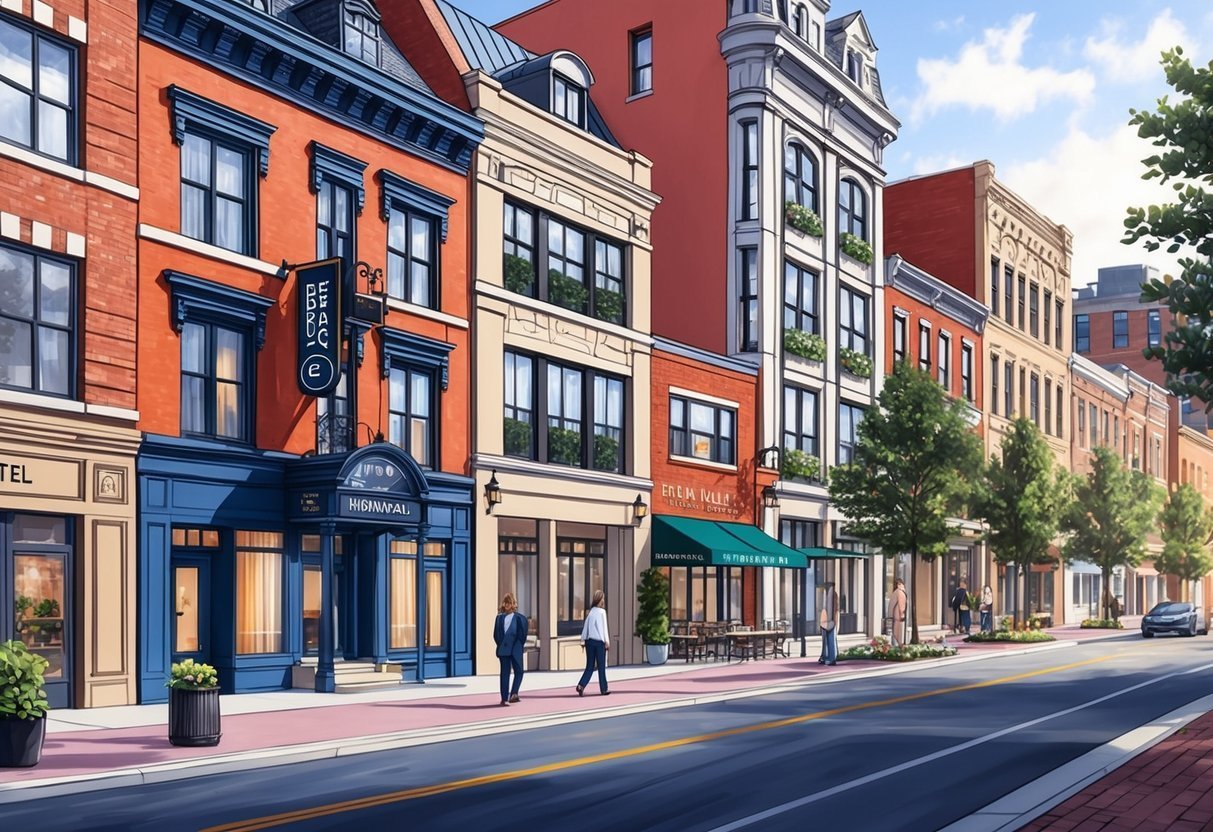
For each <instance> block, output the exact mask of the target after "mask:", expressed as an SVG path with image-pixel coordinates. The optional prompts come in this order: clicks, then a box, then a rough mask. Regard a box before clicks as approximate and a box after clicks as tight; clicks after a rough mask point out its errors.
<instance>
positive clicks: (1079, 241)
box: [454, 0, 1213, 286]
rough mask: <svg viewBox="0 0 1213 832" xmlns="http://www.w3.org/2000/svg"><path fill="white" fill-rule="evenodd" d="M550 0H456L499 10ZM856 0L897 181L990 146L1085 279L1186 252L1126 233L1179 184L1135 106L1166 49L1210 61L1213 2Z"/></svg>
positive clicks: (1157, 86) (490, 12) (836, 9)
mask: <svg viewBox="0 0 1213 832" xmlns="http://www.w3.org/2000/svg"><path fill="white" fill-rule="evenodd" d="M537 1H538V0H454V2H455V3H456V4H457V5H460V6H462V7H463V8H465V9H467V10H468V11H469V12H471V13H472V14H474V15H477V16H478V17H480V18H481V19H483V20H487V21H490V22H493V21H497V20H500V19H502V18H504V17H508V16H509V15H512V14H516V13H517V12H519V11H522V10H523V9H526V8H529V7H531V6H533V5H535V4H536V2H537ZM653 2H660V0H653ZM856 8H862V9H863V11H864V15H865V17H866V18H867V21H868V26H869V27H870V28H871V31H872V36H873V38H874V39H875V40H876V44H877V46H878V47H879V49H880V51H879V54H878V56H877V65H878V67H879V68H880V73H881V80H882V82H883V84H884V89H885V95H886V98H887V99H888V102H889V106H890V107H891V108H892V110H893V113H894V115H896V116H897V118H898V119H900V120H901V123H902V128H901V134H900V136H899V137H898V140H897V141H896V142H895V143H894V144H893V145H891V146H890V147H889V149H888V150H887V151H886V155H885V163H886V166H887V167H888V171H889V180H890V181H893V180H896V179H900V178H903V177H906V176H911V175H914V174H918V173H926V172H930V171H935V170H943V169H946V168H949V167H955V166H957V165H963V164H968V163H969V162H972V161H974V160H977V159H989V160H991V161H992V162H994V165H995V169H996V172H997V176H998V177H999V179H1000V180H1002V181H1003V182H1005V183H1006V184H1008V185H1009V186H1010V187H1011V188H1012V189H1014V190H1015V191H1016V192H1018V193H1019V194H1020V195H1021V196H1023V197H1024V198H1025V199H1027V200H1028V201H1029V202H1031V203H1032V204H1033V205H1035V206H1036V207H1037V208H1039V209H1040V210H1042V211H1043V212H1044V213H1045V214H1046V215H1048V216H1049V217H1050V218H1051V219H1053V220H1054V221H1056V222H1061V223H1064V224H1065V225H1067V226H1068V227H1069V228H1070V230H1071V231H1072V232H1073V233H1074V260H1073V281H1074V285H1075V286H1081V285H1085V284H1086V283H1088V282H1090V281H1092V280H1094V278H1095V270H1096V269H1097V268H1099V267H1100V266H1106V265H1119V264H1122V263H1131V262H1149V263H1152V264H1154V265H1157V266H1158V267H1159V268H1161V269H1162V270H1163V271H1164V272H1173V273H1174V272H1175V271H1176V269H1175V266H1174V257H1175V255H1172V256H1167V255H1165V254H1150V253H1148V252H1146V251H1145V250H1144V249H1143V248H1141V247H1140V246H1136V247H1132V248H1130V247H1129V246H1125V245H1121V244H1120V242H1119V240H1120V237H1121V231H1122V228H1123V226H1122V221H1123V219H1124V213H1125V208H1126V207H1128V206H1129V205H1144V204H1148V203H1151V202H1162V201H1166V200H1168V199H1169V198H1170V197H1169V193H1170V192H1169V190H1168V189H1166V188H1163V187H1160V186H1159V185H1157V184H1156V183H1154V182H1143V181H1142V180H1141V178H1140V176H1141V173H1142V172H1143V171H1144V167H1143V166H1142V165H1141V164H1140V160H1141V159H1142V158H1144V157H1145V156H1147V155H1149V154H1150V153H1151V152H1152V148H1151V147H1150V146H1149V145H1148V144H1146V143H1144V142H1142V141H1141V140H1139V139H1137V137H1136V136H1135V135H1134V134H1133V131H1132V130H1131V129H1130V128H1129V127H1128V126H1127V121H1128V118H1129V114H1128V111H1129V108H1130V107H1136V108H1138V109H1146V108H1149V107H1152V106H1153V104H1154V102H1155V101H1156V99H1157V98H1159V97H1160V96H1161V95H1164V94H1166V93H1167V92H1168V88H1167V86H1166V82H1165V79H1164V78H1163V75H1162V70H1161V68H1160V67H1159V66H1158V54H1159V52H1161V51H1162V49H1164V48H1169V47H1170V46H1172V45H1175V44H1182V45H1184V47H1185V49H1184V51H1185V53H1186V54H1187V55H1188V56H1189V57H1191V58H1193V59H1194V62H1196V63H1199V64H1207V63H1208V62H1209V60H1210V58H1211V57H1213V54H1211V53H1213V4H1211V3H1209V2H1208V0H1170V1H1169V2H1164V0H1064V2H1058V0H1053V1H1052V2H1041V0H1037V2H1026V1H1025V0H1018V1H1017V0H1005V1H1004V2H1000V3H990V2H984V1H983V2H974V1H973V0H867V2H864V3H855V2H845V3H844V2H837V0H836V2H834V3H833V5H832V8H831V11H830V16H831V17H835V16H840V15H843V14H846V13H848V12H851V11H853V10H855V9H856ZM660 49H661V47H660V43H656V44H655V53H654V59H655V71H656V73H658V74H659V73H660V61H661V56H660ZM640 150H642V151H643V148H640Z"/></svg>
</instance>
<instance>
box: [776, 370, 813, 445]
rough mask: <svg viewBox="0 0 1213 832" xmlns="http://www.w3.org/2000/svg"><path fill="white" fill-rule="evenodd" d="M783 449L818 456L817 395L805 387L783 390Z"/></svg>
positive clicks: (790, 386) (788, 387) (791, 387)
mask: <svg viewBox="0 0 1213 832" xmlns="http://www.w3.org/2000/svg"><path fill="white" fill-rule="evenodd" d="M783 448H784V451H788V450H796V451H803V452H804V453H806V454H808V455H809V456H814V457H815V456H817V393H816V392H814V391H812V390H806V389H805V388H803V387H793V386H792V385H785V386H784V388H783Z"/></svg>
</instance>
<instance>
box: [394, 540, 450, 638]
mask: <svg viewBox="0 0 1213 832" xmlns="http://www.w3.org/2000/svg"><path fill="white" fill-rule="evenodd" d="M446 554H447V547H446V543H444V542H443V541H441V540H430V541H427V542H426V544H425V570H426V574H425V646H426V647H442V646H443V645H444V644H445V643H446V628H445V626H444V624H443V621H444V612H445V608H446V576H447V565H446ZM389 563H390V566H389V569H388V572H389V575H388V583H389V595H390V599H389V602H390V604H391V609H390V610H389V612H388V633H389V640H388V646H389V647H390V648H391V649H393V650H403V649H410V648H415V647H416V646H417V541H415V540H404V539H398V540H393V541H392V543H391V557H390V560H389Z"/></svg>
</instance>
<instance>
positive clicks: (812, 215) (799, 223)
mask: <svg viewBox="0 0 1213 832" xmlns="http://www.w3.org/2000/svg"><path fill="white" fill-rule="evenodd" d="M783 218H784V221H785V222H786V223H787V224H788V225H790V226H792V227H793V228H795V229H796V230H797V231H799V232H801V233H802V234H808V235H809V236H810V237H820V236H821V235H822V234H824V233H825V230H824V229H823V228H822V226H821V217H819V216H817V212H816V211H813V210H812V209H811V208H806V207H805V206H803V205H801V204H800V203H798V202H791V201H788V202H785V203H784V204H783Z"/></svg>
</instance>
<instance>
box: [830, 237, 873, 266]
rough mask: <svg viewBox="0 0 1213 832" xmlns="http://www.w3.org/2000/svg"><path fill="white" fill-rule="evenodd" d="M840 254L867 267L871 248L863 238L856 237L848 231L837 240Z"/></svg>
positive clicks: (870, 260)
mask: <svg viewBox="0 0 1213 832" xmlns="http://www.w3.org/2000/svg"><path fill="white" fill-rule="evenodd" d="M838 242H839V244H840V245H841V246H842V253H843V254H847V255H849V256H851V257H854V258H855V259H856V260H858V261H859V262H860V263H863V264H864V265H869V264H871V262H872V246H871V244H870V243H868V241H867V240H865V239H864V238H863V237H856V236H855V235H854V234H852V233H851V232H849V231H844V232H843V233H842V236H841V237H839V238H838Z"/></svg>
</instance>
